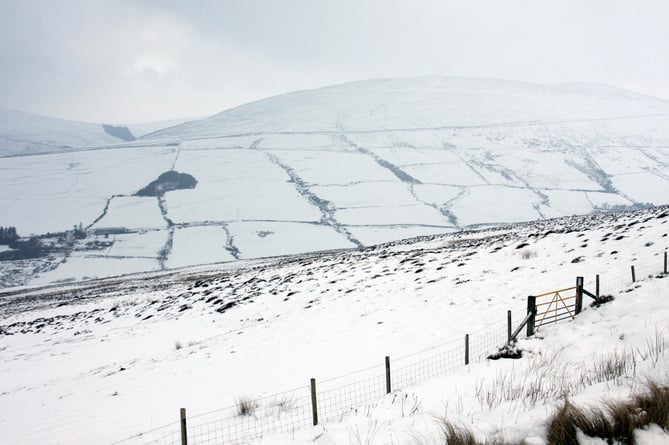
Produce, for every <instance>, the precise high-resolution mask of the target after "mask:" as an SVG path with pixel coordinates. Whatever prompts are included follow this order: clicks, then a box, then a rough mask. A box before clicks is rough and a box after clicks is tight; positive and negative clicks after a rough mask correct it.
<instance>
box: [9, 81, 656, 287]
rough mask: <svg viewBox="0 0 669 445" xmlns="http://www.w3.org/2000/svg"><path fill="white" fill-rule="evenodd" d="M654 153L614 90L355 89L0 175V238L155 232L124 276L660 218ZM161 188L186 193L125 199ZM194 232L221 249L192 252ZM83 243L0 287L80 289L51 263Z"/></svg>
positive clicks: (269, 102) (251, 109) (298, 95)
mask: <svg viewBox="0 0 669 445" xmlns="http://www.w3.org/2000/svg"><path fill="white" fill-rule="evenodd" d="M668 147H669V102H667V101H663V100H660V99H654V98H651V97H647V96H642V95H637V94H634V93H632V92H629V91H624V90H619V89H616V88H613V87H603V86H599V85H586V84H568V85H552V86H551V85H536V84H526V83H520V82H510V81H498V80H490V79H457V78H416V79H391V80H371V81H364V82H354V83H350V84H345V85H339V86H333V87H327V88H321V89H318V90H311V91H302V92H295V93H290V94H285V95H282V96H277V97H273V98H269V99H265V100H261V101H258V102H254V103H251V104H247V105H243V106H240V107H237V108H235V109H232V110H227V111H225V112H223V113H220V114H218V115H216V116H213V117H211V118H208V119H202V120H199V121H196V122H188V123H183V124H181V125H177V126H175V127H172V128H170V129H165V130H161V131H158V132H155V133H152V134H149V135H146V136H145V137H144V138H142V139H141V140H138V141H134V142H132V143H128V144H117V145H114V146H108V147H106V148H104V149H103V148H100V147H98V149H95V150H91V151H77V152H68V153H58V154H49V155H41V156H23V157H11V158H0V171H2V185H3V187H0V225H3V226H15V227H17V230H18V232H19V234H20V235H22V236H28V235H30V234H36V235H40V234H44V233H46V232H62V231H65V230H70V229H71V228H72V227H73V226H74V225H78V224H80V223H81V224H82V225H83V227H84V228H89V229H100V228H103V229H104V228H107V229H109V228H126V229H129V230H144V231H146V230H149V231H152V230H155V231H164V230H166V229H167V230H168V232H169V234H168V235H167V236H166V238H165V239H164V241H163V243H162V244H161V245H160V246H159V248H153V245H152V247H151V248H152V249H153V252H154V254H153V255H154V259H155V261H153V262H151V261H142V262H136V263H135V264H136V265H137V267H139V268H140V269H137V270H135V271H136V272H141V271H145V270H153V269H155V268H166V267H171V266H174V265H184V266H186V265H193V264H205V263H207V262H210V261H219V260H223V259H225V258H230V257H231V258H232V259H250V258H258V257H269V256H277V255H285V254H292V253H302V252H308V251H320V250H327V249H338V248H342V247H362V246H369V245H373V244H375V243H378V242H385V241H392V240H397V239H401V238H406V237H411V236H419V235H425V234H437V233H448V232H452V231H456V230H463V229H464V230H466V229H471V228H476V227H485V226H498V225H503V224H507V223H512V222H520V221H530V220H535V219H544V218H552V217H559V216H569V215H574V214H585V213H590V212H595V211H601V210H610V209H625V208H627V209H631V208H641V207H644V206H646V205H648V204H655V205H661V204H666V203H667V202H668V198H667V194H666V190H669V148H668ZM170 170H176V171H178V172H181V173H187V174H190V175H192V176H193V177H194V178H195V180H196V181H197V184H196V186H195V187H194V188H188V189H180V190H174V191H168V192H166V193H165V194H164V196H162V197H161V198H160V199H156V197H135V196H133V195H134V193H135V192H137V191H138V190H140V189H141V188H143V187H144V186H146V185H148V184H149V183H151V182H152V181H154V180H155V179H156V178H157V177H158V176H159V175H160V174H162V173H164V172H167V171H170ZM210 230H212V231H214V232H212V233H220V232H225V238H224V241H221V240H220V239H219V238H218V237H217V240H216V241H215V242H214V243H212V245H211V251H207V250H209V249H208V248H207V247H206V246H202V243H201V239H202V235H201V234H202V233H204V232H208V231H210ZM216 231H218V232H216ZM191 236H192V237H193V238H192V239H190V237H191ZM173 238H174V239H173ZM120 239H122V238H119V240H120ZM87 242H88V241H87V240H83V241H81V242H77V243H75V244H74V245H72V246H70V247H69V250H68V251H67V252H65V253H63V252H58V253H54V254H53V255H52V257H53V256H54V255H55V256H56V257H59V258H52V259H48V260H46V259H45V260H44V261H42V262H41V263H40V262H39V261H38V260H35V261H34V263H35V264H34V265H33V267H32V268H30V269H29V270H33V271H35V272H32V273H20V274H17V273H10V272H9V270H15V269H16V265H11V266H7V265H6V264H0V279H1V281H2V282H3V283H8V284H9V285H15V286H16V285H25V284H30V283H38V282H39V283H42V282H46V281H48V280H50V279H51V277H53V278H54V279H55V278H57V279H78V277H81V276H82V275H83V274H82V273H78V272H77V271H76V270H73V269H72V268H67V267H64V265H65V264H67V263H65V262H62V261H60V260H62V259H65V258H67V257H68V256H69V255H72V256H78V257H79V258H86V257H91V255H90V252H89V248H88V247H87ZM177 245H179V246H180V247H176V246H177ZM194 245H198V246H202V250H200V253H199V254H198V253H197V252H196V251H195V249H194V248H193V247H187V246H194ZM172 247H174V248H172ZM113 252H114V249H110V250H109V251H108V253H107V256H108V257H110V258H111V256H113V255H114V253H113ZM100 255H102V253H100V252H99V251H96V252H95V253H94V255H93V257H95V258H98V257H100ZM126 264H128V265H129V264H130V263H127V262H126ZM156 265H157V266H156ZM146 267H148V269H146ZM53 268H56V271H55V273H52V272H54V271H53ZM58 269H61V270H60V271H58ZM123 269H124V270H127V268H126V267H125V266H124V267H123ZM24 270H28V269H24ZM91 271H92V272H93V273H94V275H93V276H97V277H104V276H111V275H112V274H114V273H116V271H117V268H113V267H112V268H100V267H97V266H93V265H92V266H91V267H88V268H87V270H86V276H91V275H89V273H90V272H91Z"/></svg>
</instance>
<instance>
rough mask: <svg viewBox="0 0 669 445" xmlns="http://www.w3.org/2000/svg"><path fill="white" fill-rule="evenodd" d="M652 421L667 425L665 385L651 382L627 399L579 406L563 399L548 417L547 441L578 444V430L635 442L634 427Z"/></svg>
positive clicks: (632, 444)
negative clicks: (601, 405) (593, 406)
mask: <svg viewBox="0 0 669 445" xmlns="http://www.w3.org/2000/svg"><path fill="white" fill-rule="evenodd" d="M650 424H656V425H658V426H660V427H661V428H664V429H665V430H667V429H669V387H667V386H660V385H658V384H657V383H655V382H650V383H648V384H647V385H646V389H645V391H644V392H642V393H640V394H638V395H637V396H635V397H634V398H633V399H632V400H630V401H622V402H613V401H609V402H606V403H605V404H604V407H603V408H589V409H583V408H578V407H575V406H574V405H572V404H571V403H570V402H569V401H565V402H564V405H563V406H562V407H561V408H560V409H559V410H558V412H557V413H556V414H555V415H554V416H553V418H552V419H551V420H550V424H549V427H548V443H549V444H555V445H558V444H560V445H571V444H573V445H578V444H579V441H578V430H580V431H582V432H583V434H585V435H587V436H590V437H597V438H601V439H604V440H606V441H607V442H608V443H614V442H617V443H621V444H629V445H635V437H634V430H636V429H640V428H644V427H646V426H648V425H650Z"/></svg>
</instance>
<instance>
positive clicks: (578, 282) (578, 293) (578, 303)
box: [574, 277, 583, 314]
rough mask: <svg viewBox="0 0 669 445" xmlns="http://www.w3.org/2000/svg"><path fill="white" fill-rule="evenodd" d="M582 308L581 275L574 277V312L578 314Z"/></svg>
mask: <svg viewBox="0 0 669 445" xmlns="http://www.w3.org/2000/svg"><path fill="white" fill-rule="evenodd" d="M582 310H583V277H576V309H575V311H574V312H576V314H580V313H581V311H582Z"/></svg>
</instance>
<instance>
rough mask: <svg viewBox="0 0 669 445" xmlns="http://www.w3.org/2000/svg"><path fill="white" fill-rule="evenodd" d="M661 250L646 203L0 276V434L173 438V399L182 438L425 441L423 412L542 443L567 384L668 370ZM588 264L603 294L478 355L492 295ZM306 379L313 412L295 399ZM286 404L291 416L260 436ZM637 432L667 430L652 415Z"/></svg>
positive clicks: (654, 213)
mask: <svg viewBox="0 0 669 445" xmlns="http://www.w3.org/2000/svg"><path fill="white" fill-rule="evenodd" d="M667 249H669V208H668V207H663V208H653V209H648V210H643V211H635V212H626V213H611V214H603V215H597V216H583V217H571V218H563V219H556V220H547V221H540V222H534V223H530V224H518V225H513V226H508V227H503V228H499V229H485V230H482V231H470V232H460V233H455V234H448V235H439V236H431V237H424V238H421V239H416V240H411V241H402V242H394V243H391V244H386V245H381V246H377V247H374V248H368V249H364V250H360V251H352V250H348V251H340V252H332V253H321V254H309V255H300V256H295V257H288V258H282V259H274V260H256V261H253V262H238V263H234V264H230V265H228V266H227V267H222V266H216V267H209V268H207V267H198V268H190V269H186V270H182V271H179V272H159V273H155V274H153V275H151V274H147V275H143V276H135V277H123V278H120V279H107V280H101V281H95V282H88V283H79V284H70V285H60V286H50V287H46V288H42V289H34V290H23V291H5V292H4V293H0V313H1V314H2V317H1V320H0V356H1V357H2V360H1V361H0V377H1V378H0V432H2V436H3V441H4V443H12V444H23V443H26V444H28V443H42V444H51V443H70V444H89V443H128V444H129V443H133V444H134V443H161V444H178V443H180V439H179V425H178V415H179V408H181V407H186V408H187V410H188V417H189V425H191V426H190V428H191V429H190V430H189V437H190V441H189V443H191V444H202V443H209V444H217V443H262V444H264V445H280V444H281V445H286V444H307V443H316V444H333V445H349V444H351V443H363V444H369V445H372V444H374V443H377V444H381V443H394V444H397V445H410V444H415V443H416V439H417V438H420V439H421V441H420V443H423V444H425V445H431V444H437V443H444V442H443V440H441V441H440V440H439V439H438V428H439V424H438V423H437V421H436V420H435V419H436V418H445V419H446V420H448V421H452V422H456V423H458V424H460V423H463V424H465V425H468V426H469V427H470V428H472V429H473V431H474V433H475V434H476V435H477V436H478V437H479V439H480V440H481V441H483V440H484V439H486V438H494V437H497V438H499V437H504V438H505V439H506V440H509V441H514V443H517V442H518V441H520V440H521V439H527V442H525V443H527V444H535V445H539V444H545V443H546V434H547V433H546V422H547V420H548V419H549V417H550V416H551V415H552V413H554V412H555V411H556V409H557V407H558V406H559V405H560V403H561V402H560V399H562V398H564V397H565V396H569V398H570V400H572V401H573V402H574V403H577V404H579V405H581V404H593V403H594V404H601V403H602V398H603V397H607V398H614V399H625V400H626V399H628V398H629V397H631V393H632V392H633V391H636V390H639V389H640V385H641V384H642V382H643V381H644V379H646V378H653V379H655V380H657V381H658V382H660V383H662V382H664V381H666V377H667V374H666V370H667V369H668V366H669V331H668V330H667V326H668V322H669V319H668V318H667V317H668V314H669V299H667V298H666V296H667V292H668V291H669V288H668V286H669V280H668V279H667V278H666V276H664V275H663V274H662V272H663V260H664V258H663V254H664V253H665V252H666V251H667ZM631 265H634V266H635V270H636V277H637V282H636V283H632V282H631V278H630V266H631ZM595 274H600V278H601V294H602V295H611V296H613V297H614V298H615V300H614V301H612V302H609V303H606V304H604V305H603V306H601V307H598V308H595V307H590V306H589V304H588V302H589V301H588V302H586V304H585V305H584V307H585V309H584V311H583V313H581V314H580V315H578V316H577V317H576V319H575V320H572V321H564V322H562V323H559V324H556V325H550V326H546V327H543V328H541V329H540V330H539V331H538V333H537V335H536V336H535V337H532V338H531V339H527V340H526V339H523V340H521V341H520V343H519V346H520V347H521V348H522V349H523V350H524V351H525V352H524V355H523V358H521V359H519V360H499V361H491V360H486V359H485V356H486V355H487V354H488V353H490V352H494V351H495V350H496V348H497V347H498V346H501V345H502V344H503V343H504V342H505V341H506V336H507V332H506V316H507V314H506V312H507V310H512V313H513V320H514V323H516V324H517V323H518V322H519V321H520V320H521V319H522V318H523V317H524V316H525V313H526V311H525V310H526V296H527V295H536V294H538V293H541V292H548V291H551V290H553V289H563V288H565V287H569V286H572V285H573V284H574V281H575V278H576V276H578V275H580V276H584V277H585V288H586V289H589V290H592V291H594V289H595V284H594V278H595ZM465 334H470V341H471V345H472V346H471V357H472V362H471V364H470V365H469V366H467V367H465V366H464V363H463V361H462V360H463V354H462V353H463V349H462V348H463V339H464V335H465ZM385 355H389V356H390V357H391V364H392V369H393V376H394V377H393V378H394V380H393V382H394V384H393V385H394V386H393V392H392V393H391V394H389V395H388V396H384V393H385V386H384V384H383V381H384V380H383V375H384V368H383V358H384V356H385ZM622 360H625V361H622ZM615 363H622V365H620V366H619V367H618V368H616V369H618V370H619V372H618V371H609V372H607V371H602V369H603V367H604V366H606V365H607V364H608V365H612V364H615ZM361 369H363V370H364V371H357V370H361ZM310 378H316V379H317V381H318V388H319V389H318V397H319V401H320V402H319V403H321V405H320V410H321V416H322V417H321V419H322V421H321V422H320V424H319V426H317V427H312V426H311V425H310V422H311V417H310V416H311V412H310V410H308V409H307V410H306V412H303V411H302V405H301V403H302V400H303V399H304V398H305V397H306V399H307V400H308V398H309V395H308V383H309V379H310ZM528 385H530V386H528ZM291 388H295V389H293V390H291ZM514 388H520V389H514ZM532 388H534V390H532ZM525 389H528V391H529V392H528V394H526V395H523V394H524V393H523V391H525ZM284 391H289V392H288V393H283V392H284ZM532 391H534V392H532ZM278 393H282V394H280V395H275V394H278ZM533 394H534V396H533ZM266 396H269V398H267V399H264V400H258V401H257V402H253V401H255V400H256V399H260V398H261V397H266ZM240 398H242V399H247V400H249V401H250V402H251V405H250V406H252V409H253V410H254V411H252V412H251V413H250V414H249V415H246V416H244V415H239V414H238V413H237V412H236V408H235V404H236V402H237V401H238V400H239V399H240ZM229 406H231V407H232V408H230V409H224V408H225V407H229ZM284 419H285V420H286V421H289V422H293V423H289V425H293V426H292V427H291V428H290V429H289V430H287V433H284V434H277V433H273V431H274V430H273V428H274V426H276V425H282V424H284V423H282V422H284ZM291 419H295V420H291ZM258 431H260V433H261V434H262V439H259V438H258V437H256V436H253V434H255V433H257V432H258ZM284 431H286V430H284ZM635 434H637V436H638V437H639V439H638V442H637V443H638V444H643V445H646V444H650V443H654V444H657V443H666V440H667V435H666V433H663V432H662V431H661V430H660V429H659V428H657V427H650V428H648V429H646V430H639V431H638V432H637V433H635ZM232 437H236V438H237V439H234V440H233V439H231V438H232ZM254 437H255V438H254ZM356 437H357V439H356ZM365 438H367V439H365ZM124 439H127V440H124ZM118 441H121V442H118ZM662 441H665V442H662ZM582 443H586V442H582ZM587 443H599V442H587Z"/></svg>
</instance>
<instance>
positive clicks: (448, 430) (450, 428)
mask: <svg viewBox="0 0 669 445" xmlns="http://www.w3.org/2000/svg"><path fill="white" fill-rule="evenodd" d="M441 431H442V435H443V438H444V444H445V445H519V444H513V443H511V442H505V441H503V440H501V439H486V440H485V442H481V441H479V440H477V439H476V436H474V433H472V431H471V430H470V429H469V428H467V427H466V426H464V425H455V424H453V423H451V422H448V421H446V420H444V421H443V422H442V424H441ZM521 443H522V442H521Z"/></svg>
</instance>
